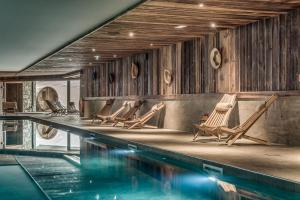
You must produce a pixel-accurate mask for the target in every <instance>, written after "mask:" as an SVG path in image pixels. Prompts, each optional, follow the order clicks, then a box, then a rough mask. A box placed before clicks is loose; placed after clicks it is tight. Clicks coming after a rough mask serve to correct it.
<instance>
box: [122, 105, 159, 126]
mask: <svg viewBox="0 0 300 200" xmlns="http://www.w3.org/2000/svg"><path fill="white" fill-rule="evenodd" d="M164 107H165V104H164V103H162V102H161V103H158V104H155V105H154V106H152V108H151V110H149V111H148V112H147V113H145V114H144V115H142V116H140V117H139V118H136V119H134V120H129V121H124V122H123V124H124V127H127V128H128V129H132V128H142V127H145V128H157V127H156V126H151V125H146V124H145V123H146V122H148V121H149V120H150V119H151V118H152V117H153V116H154V115H155V114H156V113H158V112H159V111H160V110H161V109H163V108H164Z"/></svg>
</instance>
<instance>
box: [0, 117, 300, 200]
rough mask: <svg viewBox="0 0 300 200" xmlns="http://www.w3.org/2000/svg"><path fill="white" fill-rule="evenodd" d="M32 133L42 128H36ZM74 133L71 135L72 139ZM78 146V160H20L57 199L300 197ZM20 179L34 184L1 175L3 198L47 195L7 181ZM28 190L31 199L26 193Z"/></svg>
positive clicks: (84, 141) (139, 154)
mask: <svg viewBox="0 0 300 200" xmlns="http://www.w3.org/2000/svg"><path fill="white" fill-rule="evenodd" d="M23 123H24V122H23ZM32 134H38V133H36V132H34V131H33V132H32ZM32 134H31V136H30V137H31V138H33V139H32V140H33V141H34V142H32V144H31V146H32V147H36V146H37V145H36V144H37V142H36V139H35V138H36V136H34V135H32ZM65 134H67V133H65ZM72 135H73V134H71V135H70V136H69V137H68V138H72V137H73V136H72ZM58 136H59V135H58ZM58 136H57V137H58ZM59 137H60V138H65V137H64V136H63V137H62V136H59ZM74 137H75V136H74ZM76 137H78V136H76ZM23 138H24V137H23ZM53 140H54V141H57V140H58V138H56V137H53V138H51V139H49V141H50V142H49V144H48V143H47V140H45V141H42V142H43V145H46V146H47V148H48V147H49V146H51V145H53V144H55V142H53ZM64 143H65V141H64ZM67 143H69V144H70V142H67ZM39 144H41V142H40V143H39ZM76 145H77V146H78V145H79V147H80V152H79V154H78V155H77V156H78V162H77V163H76V162H75V163H74V162H70V160H69V159H67V158H65V157H37V156H16V159H17V161H18V162H19V163H20V164H21V165H22V166H23V167H24V168H25V169H26V170H27V171H28V172H29V173H30V175H31V176H32V177H33V179H34V180H35V181H36V182H37V183H38V184H39V186H40V187H41V188H42V190H43V191H44V192H45V193H46V194H47V195H48V196H49V197H50V198H51V199H53V200H71V199H72V200H73V199H74V200H81V199H82V200H86V199H94V200H100V199H101V200H118V199H120V200H131V199H132V200H164V199H166V200H185V199H186V200H194V199H201V200H202V199H203V200H214V199H216V200H231V199H233V200H250V199H266V200H270V199H290V200H292V199H300V194H296V193H291V192H287V191H283V190H279V189H276V188H273V187H272V186H270V185H264V184H260V183H256V182H253V181H246V180H242V179H239V178H237V177H230V176H226V177H225V176H216V175H213V174H209V173H207V172H204V171H201V170H197V171H194V170H191V168H189V166H186V165H183V163H178V162H176V161H174V160H169V159H170V158H164V157H160V156H159V155H151V153H150V154H149V152H143V151H140V150H132V149H128V148H126V149H122V148H117V147H116V146H112V145H109V144H106V143H104V142H103V141H101V140H99V139H95V138H93V139H91V138H83V137H80V142H79V143H78V144H77V143H76ZM60 149H61V148H60ZM63 149H64V148H63ZM34 150H36V149H34ZM75 158H76V156H75ZM0 169H1V168H0ZM19 170H20V168H19ZM0 173H1V172H0ZM9 177H11V178H10V179H9ZM19 180H22V181H23V180H26V181H27V184H26V185H28V186H30V185H31V186H32V185H33V184H34V183H33V182H32V181H31V180H30V179H28V177H27V178H26V177H24V174H23V175H22V174H15V175H11V176H6V179H1V178H0V186H1V187H2V186H3V185H5V187H6V188H7V189H5V190H3V189H2V190H1V187H0V191H1V193H0V195H1V196H0V199H1V200H2V199H3V200H6V199H11V198H10V197H11V196H10V195H9V193H11V191H17V192H20V191H23V194H24V198H23V199H42V198H40V197H39V196H38V195H40V194H41V193H38V194H36V193H35V192H30V190H26V187H24V188H21V187H22V186H18V187H15V186H14V184H10V185H7V184H6V182H7V181H10V182H11V183H14V182H15V183H17V182H18V184H19V183H20V182H19ZM28 182H29V183H28ZM33 188H35V187H33ZM31 189H32V187H31ZM35 190H36V188H35ZM6 191H10V192H6ZM26 195H27V196H26ZM28 195H29V196H30V195H31V198H27V197H28Z"/></svg>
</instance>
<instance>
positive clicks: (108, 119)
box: [97, 101, 129, 124]
mask: <svg viewBox="0 0 300 200" xmlns="http://www.w3.org/2000/svg"><path fill="white" fill-rule="evenodd" d="M128 105H129V103H128V102H127V101H125V102H124V103H123V105H122V106H121V107H120V108H119V109H118V110H117V111H115V112H114V113H113V114H111V115H97V119H99V120H100V121H101V124H104V123H107V122H114V121H115V118H116V117H118V116H119V115H120V114H122V112H124V111H125V110H126V109H127V107H128Z"/></svg>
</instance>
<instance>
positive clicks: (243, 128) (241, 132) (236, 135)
mask: <svg viewBox="0 0 300 200" xmlns="http://www.w3.org/2000/svg"><path fill="white" fill-rule="evenodd" d="M277 98H278V96H276V95H272V96H271V97H269V98H268V99H267V100H266V101H264V102H263V103H262V104H261V105H260V106H258V108H257V109H256V111H255V112H254V113H253V114H252V115H251V116H250V117H249V118H248V119H247V120H246V121H245V122H244V123H243V124H241V125H239V126H236V127H234V128H232V129H230V128H227V127H222V128H221V132H223V133H226V134H228V135H229V138H228V139H227V141H226V143H227V144H228V145H229V146H230V145H232V144H233V143H235V142H236V140H238V139H240V138H245V139H248V140H251V141H254V142H257V143H260V144H268V142H267V141H265V140H262V139H258V138H255V137H251V136H248V135H246V133H247V131H248V130H249V129H250V128H251V127H252V126H253V124H254V123H255V122H256V121H257V120H258V119H259V118H260V117H261V116H262V115H263V114H264V113H265V112H266V111H267V110H268V108H269V107H270V106H271V105H272V104H273V103H274V102H275V100H276V99H277Z"/></svg>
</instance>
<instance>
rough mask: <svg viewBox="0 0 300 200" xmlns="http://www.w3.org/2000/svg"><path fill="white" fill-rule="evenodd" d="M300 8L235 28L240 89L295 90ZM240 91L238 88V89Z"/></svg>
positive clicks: (296, 87) (296, 84)
mask: <svg viewBox="0 0 300 200" xmlns="http://www.w3.org/2000/svg"><path fill="white" fill-rule="evenodd" d="M299 25H300V9H297V10H294V11H291V12H289V13H288V14H286V15H280V16H278V17H274V18H269V19H264V20H261V21H259V22H256V23H252V24H250V25H247V26H242V27H239V28H237V29H236V30H235V35H236V38H235V42H236V44H237V45H236V49H235V52H236V53H235V55H236V57H237V60H238V61H239V62H236V71H239V72H240V74H239V75H240V79H239V84H240V91H286V90H298V89H299V88H300V87H299V86H300V85H299V83H298V78H297V77H298V74H299V71H300V69H299V68H300V66H299V61H298V57H299V55H300V48H299V44H300V41H299V38H300V29H299ZM237 91H239V90H237Z"/></svg>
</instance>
